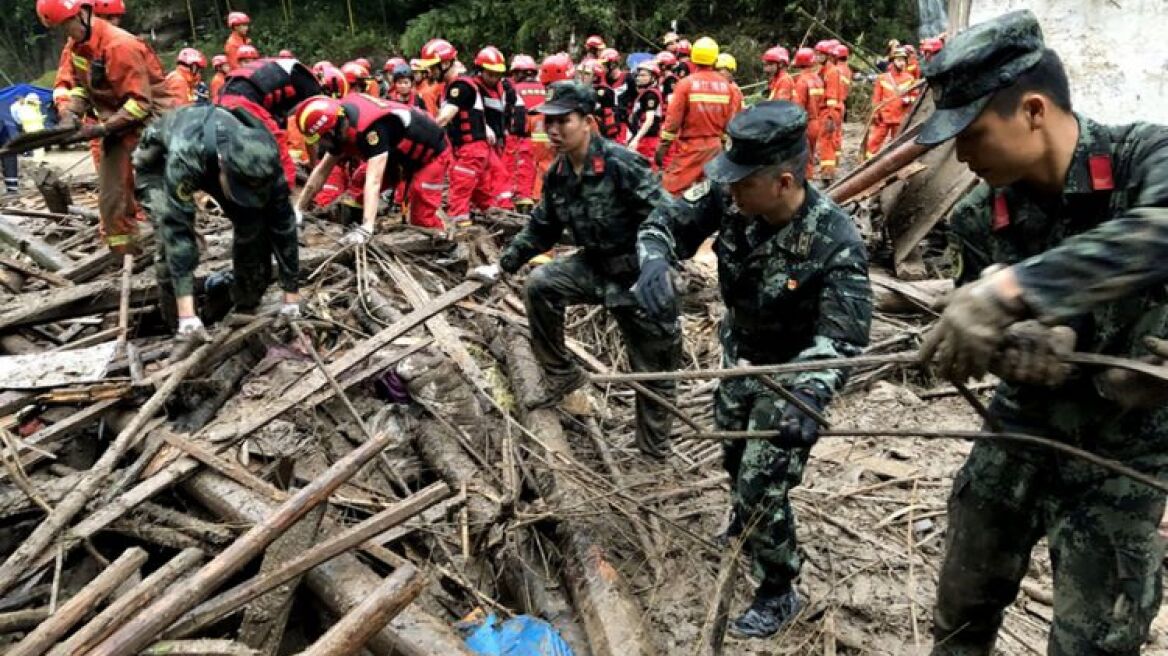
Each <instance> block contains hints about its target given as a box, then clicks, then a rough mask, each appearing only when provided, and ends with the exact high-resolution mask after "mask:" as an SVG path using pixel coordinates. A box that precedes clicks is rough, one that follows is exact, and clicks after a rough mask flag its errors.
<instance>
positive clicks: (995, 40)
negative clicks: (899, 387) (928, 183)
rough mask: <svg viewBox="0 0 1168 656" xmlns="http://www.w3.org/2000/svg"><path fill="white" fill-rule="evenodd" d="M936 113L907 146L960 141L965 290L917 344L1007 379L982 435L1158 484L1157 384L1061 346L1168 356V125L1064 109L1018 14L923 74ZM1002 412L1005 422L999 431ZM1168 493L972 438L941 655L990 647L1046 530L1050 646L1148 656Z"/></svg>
mask: <svg viewBox="0 0 1168 656" xmlns="http://www.w3.org/2000/svg"><path fill="white" fill-rule="evenodd" d="M925 66H926V76H927V77H928V80H929V86H930V87H932V88H934V89H937V90H938V91H939V93H938V96H937V103H936V105H937V108H938V110H937V112H936V113H935V114H934V115H933V116H932V117H931V118H930V119H929V121H928V122H927V123H926V124H925V126H924V129H923V131H922V132H921V135H920V137H918V141H919V142H921V143H923V144H938V143H942V142H944V141H946V140H948V139H951V138H956V140H957V142H956V143H957V158H958V160H960V161H962V162H965V163H966V164H968V165H969V167H970V169H971V170H973V171H974V172H975V173H977V174H978V176H980V177H981V178H982V181H983V182H982V184H981V185H980V186H979V187H977V188H976V189H975V190H974V191H973V192H972V193H971V194H970V195H969V196H967V197H966V198H965V199H963V200H962V201H961V203H960V204H958V206H957V207H956V208H955V209H954V210H953V214H952V217H951V219H950V222H951V224H952V225H951V231H950V249H951V253H952V254H953V256H954V258H955V264H956V276H957V284H958V285H959V288H958V289H957V291H956V292H955V293H954V295H953V297H952V300H951V301H950V303H949V305H948V307H947V309H946V310H945V312H944V314H943V315H942V316H941V319H940V321H939V323H938V325H937V327H936V328H935V329H934V330H933V332H931V333H930V334H929V335H928V337H927V338H926V340H925V344H924V347H923V348H922V350H921V356H922V358H923V360H924V361H929V360H931V359H932V357H933V356H934V355H936V356H937V365H938V372H939V373H940V374H941V375H942V376H944V377H946V378H949V379H951V380H955V381H964V380H966V379H968V378H971V377H972V378H979V377H981V376H983V375H984V374H985V373H986V371H987V370H988V371H992V372H994V373H996V374H997V375H998V376H999V377H1001V378H1002V379H1003V380H1004V381H1005V382H1003V383H1002V384H1001V385H1000V386H999V387H998V391H997V394H996V395H995V397H994V400H993V402H992V403H991V405H990V408H989V411H990V414H991V415H992V418H993V421H991V428H990V430H1001V431H1007V432H1018V433H1029V434H1032V435H1041V436H1046V437H1050V438H1054V439H1057V440H1061V441H1065V442H1066V443H1068V444H1071V445H1073V446H1077V447H1079V448H1083V449H1087V450H1089V451H1092V452H1094V453H1096V454H1098V455H1100V456H1103V457H1105V458H1111V459H1115V460H1120V461H1122V462H1124V463H1126V464H1127V465H1129V466H1131V467H1133V468H1135V469H1137V470H1141V471H1144V472H1146V473H1148V474H1151V475H1153V476H1158V477H1160V478H1161V480H1163V479H1164V478H1165V475H1166V474H1168V405H1166V403H1168V388H1166V386H1165V384H1163V383H1157V382H1156V381H1154V380H1152V379H1149V378H1145V377H1144V376H1142V375H1139V374H1131V373H1128V372H1119V371H1117V370H1109V371H1103V372H1091V371H1086V370H1081V369H1080V370H1078V371H1075V372H1072V371H1070V368H1069V367H1068V366H1066V365H1065V364H1064V363H1063V362H1062V360H1061V358H1060V355H1061V354H1064V353H1067V352H1069V351H1070V350H1071V349H1072V348H1076V349H1077V350H1079V351H1086V352H1091V353H1104V354H1109V355H1116V356H1120V357H1126V358H1146V359H1151V360H1153V361H1155V362H1161V361H1162V359H1163V358H1164V357H1165V356H1166V355H1168V348H1166V347H1168V342H1165V341H1164V340H1162V339H1158V338H1163V337H1166V336H1168V299H1166V297H1165V294H1164V283H1165V281H1166V280H1168V266H1166V264H1165V263H1166V262H1168V248H1166V247H1168V128H1165V127H1163V126H1157V125H1149V124H1141V123H1137V124H1133V125H1122V126H1105V125H1100V124H1098V123H1095V122H1094V121H1092V120H1090V119H1089V118H1087V117H1085V116H1081V115H1079V114H1075V113H1074V112H1073V111H1072V108H1071V95H1070V89H1069V88H1068V83H1067V75H1066V72H1065V70H1064V69H1063V65H1062V62H1061V61H1060V60H1059V58H1058V55H1056V54H1055V53H1054V51H1052V50H1049V49H1047V48H1046V47H1045V45H1044V42H1043V38H1042V31H1041V29H1040V28H1039V25H1038V22H1037V20H1036V19H1035V17H1034V15H1033V14H1032V13H1030V12H1029V11H1019V12H1014V13H1010V14H1006V15H1004V16H1001V17H999V18H996V19H994V20H992V21H989V22H986V23H983V24H981V25H977V26H974V27H973V28H971V29H970V30H968V31H966V32H964V33H962V34H959V35H957V36H956V37H954V38H953V39H952V40H951V41H950V42H949V43H948V44H947V45H946V46H945V49H944V50H942V51H941V52H940V53H938V54H937V55H936V57H934V58H933V59H932V60H931V61H929V62H928V63H927V64H926V65H925ZM993 423H996V424H998V426H1000V428H999V427H993V426H992V424H993ZM1163 511H1164V494H1163V493H1161V492H1157V491H1155V490H1153V489H1151V488H1149V487H1147V486H1144V485H1142V484H1140V483H1138V482H1136V481H1133V480H1131V479H1129V478H1125V477H1123V476H1120V475H1117V474H1113V473H1109V472H1107V471H1104V470H1103V469H1101V468H1099V467H1096V466H1094V465H1092V464H1090V463H1087V462H1085V461H1081V460H1077V459H1071V460H1068V459H1065V458H1063V457H1060V456H1058V455H1056V454H1054V453H1053V452H1051V451H1046V450H1041V449H1039V450H1035V449H1031V448H1026V447H1021V446H1011V445H1007V444H1005V443H999V442H986V441H979V442H978V443H977V444H976V445H975V446H974V447H973V450H972V452H971V453H970V455H969V458H968V459H967V460H966V462H965V466H964V467H963V468H962V469H961V471H960V472H958V474H957V478H956V480H955V482H954V484H953V493H952V496H951V497H950V499H949V530H948V535H947V538H946V548H945V561H944V564H943V566H942V569H941V576H940V582H939V585H938V589H937V609H936V612H935V613H934V620H933V624H934V626H933V636H934V638H935V639H936V645H935V646H934V648H933V654H936V655H939V656H941V655H961V656H965V655H974V654H989V653H990V652H991V651H992V650H993V646H994V641H995V639H996V638H997V633H998V628H999V627H1000V626H1001V624H1002V618H1003V616H1004V614H1005V609H1006V607H1008V606H1009V605H1010V604H1012V603H1013V601H1014V597H1015V596H1016V595H1017V593H1018V587H1019V584H1020V582H1021V581H1022V577H1023V576H1025V574H1026V571H1027V568H1028V566H1029V562H1030V552H1031V550H1032V549H1033V548H1034V545H1035V544H1036V543H1037V542H1038V541H1039V540H1040V539H1041V538H1043V537H1045V538H1046V539H1047V541H1048V543H1049V548H1050V554H1051V561H1052V562H1053V565H1054V619H1053V622H1052V624H1051V635H1050V645H1049V647H1048V651H1047V653H1048V654H1051V655H1053V656H1062V655H1071V654H1074V655H1081V654H1111V655H1114V656H1120V655H1131V656H1135V654H1138V653H1140V648H1141V646H1142V645H1143V644H1144V642H1145V640H1146V639H1147V637H1148V631H1149V627H1150V625H1151V622H1152V618H1154V617H1155V615H1156V612H1157V610H1158V609H1159V607H1160V595H1161V590H1160V585H1161V584H1160V570H1161V562H1162V561H1163V559H1164V540H1163V539H1162V538H1160V537H1159V536H1157V531H1156V529H1157V526H1158V525H1159V523H1160V519H1161V517H1162V515H1163Z"/></svg>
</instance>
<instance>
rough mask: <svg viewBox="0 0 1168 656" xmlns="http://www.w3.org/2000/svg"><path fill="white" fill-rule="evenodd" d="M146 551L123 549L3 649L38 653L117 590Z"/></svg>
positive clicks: (19, 654)
mask: <svg viewBox="0 0 1168 656" xmlns="http://www.w3.org/2000/svg"><path fill="white" fill-rule="evenodd" d="M146 558H147V555H146V552H145V551H144V550H142V549H139V548H138V547H134V548H132V549H127V550H126V551H124V552H123V553H122V555H121V556H120V557H119V558H118V559H117V560H116V561H114V563H113V564H112V565H110V566H109V567H107V568H106V569H105V570H104V571H102V573H101V574H98V575H97V577H96V578H95V579H93V580H92V581H90V582H89V584H88V585H86V586H85V587H84V588H82V589H81V591H80V592H78V593H77V594H75V595H73V598H72V599H70V600H69V601H67V602H65V604H64V605H63V606H61V608H60V609H58V610H57V612H56V613H54V614H53V615H52V616H51V617H49V619H47V620H45V621H44V622H42V623H41V625H40V626H38V627H37V628H36V629H35V630H34V631H33V632H32V633H30V634H28V635H27V636H25V637H24V640H21V641H20V642H19V643H18V644H17V645H16V646H15V647H13V648H12V649H11V650H10V651H8V652H6V653H7V654H8V656H40V655H41V654H43V653H45V650H47V649H48V648H49V647H51V646H52V645H53V643H55V642H56V641H57V640H59V639H60V638H61V636H63V635H65V633H66V632H67V631H68V630H69V629H71V628H73V625H74V624H76V623H77V622H78V621H80V620H81V618H82V617H84V616H85V614H86V613H88V612H89V611H90V610H92V609H93V608H95V607H96V606H97V605H98V604H100V603H101V602H102V601H104V600H105V599H106V598H107V597H109V596H110V595H111V594H113V592H114V590H117V588H118V586H120V585H121V584H122V583H124V582H125V581H126V579H128V578H130V575H131V574H133V573H134V572H136V571H138V568H139V567H141V566H142V564H143V563H145V562H146Z"/></svg>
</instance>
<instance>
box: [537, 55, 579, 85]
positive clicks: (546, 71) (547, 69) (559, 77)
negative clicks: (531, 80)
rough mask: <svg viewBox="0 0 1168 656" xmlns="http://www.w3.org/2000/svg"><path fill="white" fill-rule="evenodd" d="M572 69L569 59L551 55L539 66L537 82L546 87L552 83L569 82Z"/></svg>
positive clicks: (563, 56) (564, 56) (572, 72)
mask: <svg viewBox="0 0 1168 656" xmlns="http://www.w3.org/2000/svg"><path fill="white" fill-rule="evenodd" d="M572 68H573V66H572V58H571V57H569V56H567V55H564V54H559V55H551V56H549V57H546V58H544V60H543V63H542V64H540V67H539V81H540V83H542V84H543V85H544V86H547V85H549V84H551V83H553V82H561V81H563V80H570V79H572V75H574V71H573V70H572Z"/></svg>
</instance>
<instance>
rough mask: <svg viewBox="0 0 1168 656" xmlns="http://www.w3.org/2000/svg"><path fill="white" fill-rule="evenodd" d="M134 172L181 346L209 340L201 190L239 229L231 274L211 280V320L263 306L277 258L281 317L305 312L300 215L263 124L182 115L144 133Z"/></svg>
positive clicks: (205, 109) (240, 116) (206, 110)
mask: <svg viewBox="0 0 1168 656" xmlns="http://www.w3.org/2000/svg"><path fill="white" fill-rule="evenodd" d="M134 169H135V172H136V175H137V188H136V190H135V191H136V193H137V197H138V201H139V202H140V203H141V204H142V206H143V207H144V208H145V209H146V212H147V214H148V215H149V216H150V220H151V221H152V222H153V223H154V226H155V236H156V241H157V243H158V249H157V251H156V253H155V272H156V274H157V276H158V286H159V288H160V290H161V291H162V300H161V302H160V309H161V311H162V314H163V317H165V318H166V319H167V320H168V323H170V324H171V325H172V326H174V325H176V324H177V333H178V337H179V339H180V340H181V341H187V342H198V341H202V340H205V339H206V333H205V331H204V329H203V322H202V320H201V319H200V318H199V316H198V315H197V314H196V312H195V301H194V293H195V279H194V271H195V268H196V267H197V266H198V264H199V245H198V234H197V233H196V231H195V202H194V194H195V192H200V191H201V192H204V193H206V194H208V195H210V196H211V197H212V198H214V199H215V200H216V202H218V203H219V206H220V207H222V208H223V211H224V213H225V214H226V215H227V217H228V218H229V219H231V224H232V228H233V235H232V244H231V251H232V260H233V265H234V266H233V271H232V272H226V273H219V274H212V276H209V277H208V278H207V281H206V283H205V288H206V291H207V297H208V298H207V307H206V308H204V312H203V314H204V317H206V318H207V319H208V320H209V321H215V320H218V319H219V318H221V317H222V315H223V314H225V313H226V310H227V309H228V308H229V307H230V304H231V303H234V305H235V306H236V307H237V308H239V309H244V310H247V309H251V308H254V307H255V306H256V305H258V304H259V302H260V299H261V297H262V296H263V294H264V291H265V290H266V289H267V287H268V283H269V282H270V280H271V277H272V258H273V257H275V259H276V266H277V270H278V272H279V280H280V287H281V288H283V290H284V304H283V306H282V307H281V309H280V315H281V316H283V317H286V318H295V317H298V316H300V295H299V280H298V278H299V275H300V260H299V250H298V248H299V246H298V244H297V234H296V216H295V214H294V212H293V209H292V203H291V201H290V200H289V191H288V185H287V183H286V182H285V181H284V173H283V170H282V168H281V165H280V155H279V152H278V150H277V148H276V142H275V140H274V139H273V138H272V135H271V134H269V133H268V131H267V130H265V129H264V127H263V125H262V124H260V123H259V121H258V120H256V119H254V118H253V117H252V116H251V115H250V114H246V113H244V112H233V111H230V110H227V109H223V108H221V107H211V106H190V107H184V108H181V109H178V110H175V111H173V112H170V113H168V114H166V115H164V116H163V117H162V119H161V120H159V121H157V122H155V123H154V124H152V125H151V126H150V127H149V128H147V129H146V132H145V134H143V135H142V141H141V143H140V144H139V145H138V148H137V150H135V151H134ZM228 298H230V301H228V300H227V299H228Z"/></svg>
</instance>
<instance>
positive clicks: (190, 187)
mask: <svg viewBox="0 0 1168 656" xmlns="http://www.w3.org/2000/svg"><path fill="white" fill-rule="evenodd" d="M194 193H195V185H194V183H192V182H191V181H190V180H183V181H182V182H180V183H178V187H176V188H175V190H174V195H175V196H177V197H178V199H179V200H190V199H191V197H192V196H193V195H194Z"/></svg>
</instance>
